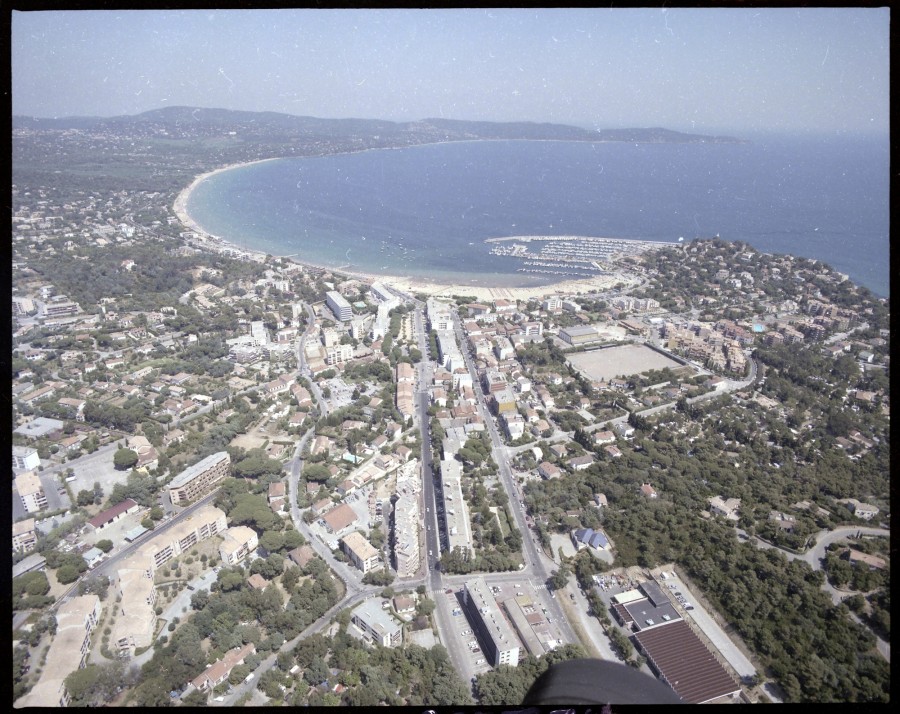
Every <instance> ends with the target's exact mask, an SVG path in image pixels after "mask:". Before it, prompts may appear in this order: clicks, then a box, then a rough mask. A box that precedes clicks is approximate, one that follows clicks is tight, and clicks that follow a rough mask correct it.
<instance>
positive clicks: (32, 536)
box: [12, 518, 37, 553]
mask: <svg viewBox="0 0 900 714" xmlns="http://www.w3.org/2000/svg"><path fill="white" fill-rule="evenodd" d="M35 545H37V533H36V532H35V529H34V518H26V519H25V520H24V521H18V522H17V523H13V524H12V549H13V552H16V551H18V552H21V553H27V552H28V551H29V550H32V549H33V548H34V547H35Z"/></svg>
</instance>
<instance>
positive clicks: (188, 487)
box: [168, 451, 231, 505]
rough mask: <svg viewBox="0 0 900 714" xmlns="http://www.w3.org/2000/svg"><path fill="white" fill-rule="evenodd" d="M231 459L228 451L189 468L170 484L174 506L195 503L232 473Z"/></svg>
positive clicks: (211, 456) (170, 494) (213, 455)
mask: <svg viewBox="0 0 900 714" xmlns="http://www.w3.org/2000/svg"><path fill="white" fill-rule="evenodd" d="M230 467H231V457H230V456H229V455H228V452H227V451H219V452H217V453H215V454H210V455H209V456H207V457H206V458H205V459H203V460H202V461H199V462H197V463H196V464H194V465H193V466H189V467H188V468H186V469H185V470H184V471H182V472H181V473H180V474H178V475H177V476H176V477H175V478H174V479H172V481H171V482H169V485H168V489H169V496H170V497H171V499H172V503H173V504H174V505H180V504H182V503H188V502H190V501H194V500H196V499H197V498H199V497H200V496H203V495H204V494H206V493H208V492H209V491H210V490H211V489H212V487H213V486H214V485H215V484H217V483H218V482H219V481H221V480H222V479H224V478H225V477H226V476H228V475H229V474H230V473H231V468H230Z"/></svg>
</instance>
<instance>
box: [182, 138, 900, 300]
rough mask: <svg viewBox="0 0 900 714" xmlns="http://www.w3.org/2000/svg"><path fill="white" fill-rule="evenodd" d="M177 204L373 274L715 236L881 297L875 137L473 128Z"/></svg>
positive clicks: (279, 245) (883, 260) (468, 275)
mask: <svg viewBox="0 0 900 714" xmlns="http://www.w3.org/2000/svg"><path fill="white" fill-rule="evenodd" d="M188 211H189V213H190V215H191V216H192V218H194V220H195V221H197V223H199V224H200V225H201V226H203V228H204V229H205V230H207V231H208V232H209V233H211V234H213V235H218V236H220V237H222V238H224V239H226V240H229V241H231V242H233V243H236V244H238V245H240V246H242V247H244V248H250V249H254V250H261V251H265V252H267V253H270V254H273V255H290V256H293V257H295V258H296V259H298V260H301V261H306V262H309V263H313V264H317V265H324V266H329V267H335V268H336V267H343V268H345V269H347V270H353V271H360V272H366V273H374V274H383V275H402V276H410V277H416V276H417V277H424V278H429V279H432V280H436V281H443V282H454V283H459V284H471V285H480V286H503V287H515V286H531V285H539V284H546V283H548V282H552V281H553V280H554V279H555V280H560V279H561V278H559V277H556V278H554V277H553V276H543V277H537V276H535V275H533V274H527V273H522V272H517V270H516V269H517V268H519V267H521V263H520V262H519V261H518V260H516V259H513V258H509V257H504V256H494V255H491V254H490V253H489V249H490V247H491V246H490V244H486V243H485V242H484V240H485V239H486V238H495V237H504V236H517V235H583V236H601V237H609V238H634V239H643V240H654V241H670V242H676V241H677V240H678V238H679V237H683V238H684V240H685V241H689V240H691V239H693V238H695V237H711V236H714V235H716V234H719V235H720V236H721V237H722V238H723V239H726V240H741V241H745V242H747V243H749V244H750V245H752V246H754V247H755V248H757V249H758V250H761V251H765V252H768V253H790V254H794V255H799V256H804V257H807V258H816V259H819V260H822V261H824V262H826V263H828V264H829V265H830V266H831V267H832V268H835V269H836V270H838V271H840V272H842V273H846V274H848V275H849V276H850V278H851V279H852V280H853V281H854V282H856V283H858V284H860V285H864V286H866V287H868V288H869V289H870V290H872V292H874V293H875V294H877V295H880V296H884V297H886V296H888V295H889V271H888V262H889V260H888V259H889V151H888V142H887V139H880V140H877V139H872V138H827V139H826V138H809V137H804V138H800V137H779V136H764V137H755V138H752V139H751V140H750V142H749V143H745V144H631V143H618V142H615V143H613V142H610V143H584V142H561V141H472V142H454V143H444V144H432V145H427V146H418V147H411V148H404V149H385V150H373V151H364V152H360V153H354V154H343V155H336V156H327V157H316V158H302V159H298V158H290V159H279V160H276V161H270V162H265V163H260V164H251V165H248V166H242V167H238V168H235V169H232V170H230V171H226V172H223V173H221V174H217V175H215V176H213V177H210V178H209V179H207V180H205V181H203V182H202V183H200V184H199V185H198V186H197V187H196V189H195V190H194V191H193V193H192V194H191V197H190V200H189V202H188Z"/></svg>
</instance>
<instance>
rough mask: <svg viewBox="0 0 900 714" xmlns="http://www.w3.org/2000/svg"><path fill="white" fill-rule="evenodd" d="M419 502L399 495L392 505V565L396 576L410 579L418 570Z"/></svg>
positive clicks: (411, 497) (409, 496) (416, 499)
mask: <svg viewBox="0 0 900 714" xmlns="http://www.w3.org/2000/svg"><path fill="white" fill-rule="evenodd" d="M419 515H420V514H419V500H418V498H417V497H416V496H411V495H406V494H403V495H401V496H400V497H399V498H398V499H397V501H396V503H395V504H394V563H395V565H396V568H397V575H399V576H400V577H401V578H408V577H412V576H413V575H415V574H416V572H417V571H418V569H419V563H420V551H419V530H420V526H419Z"/></svg>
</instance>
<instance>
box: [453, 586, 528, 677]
mask: <svg viewBox="0 0 900 714" xmlns="http://www.w3.org/2000/svg"><path fill="white" fill-rule="evenodd" d="M463 606H464V607H465V609H466V613H467V614H468V617H469V621H470V622H471V623H472V626H473V628H474V629H475V631H476V634H477V635H478V639H479V640H480V641H481V643H482V647H483V650H484V653H485V656H486V657H487V659H488V661H489V662H490V663H491V665H493V666H494V667H499V666H500V665H501V664H508V665H510V666H511V667H515V666H517V665H518V664H519V652H520V645H519V640H518V639H517V638H516V636H515V634H514V633H513V631H512V627H510V625H509V623H508V622H507V621H506V618H505V617H504V616H503V613H502V612H500V608H499V607H497V602H496V601H495V600H494V598H493V596H492V595H491V591H490V589H489V588H488V586H487V584H486V583H485V582H484V578H482V577H478V578H473V579H471V580H467V581H466V582H465V585H464V587H463Z"/></svg>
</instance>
